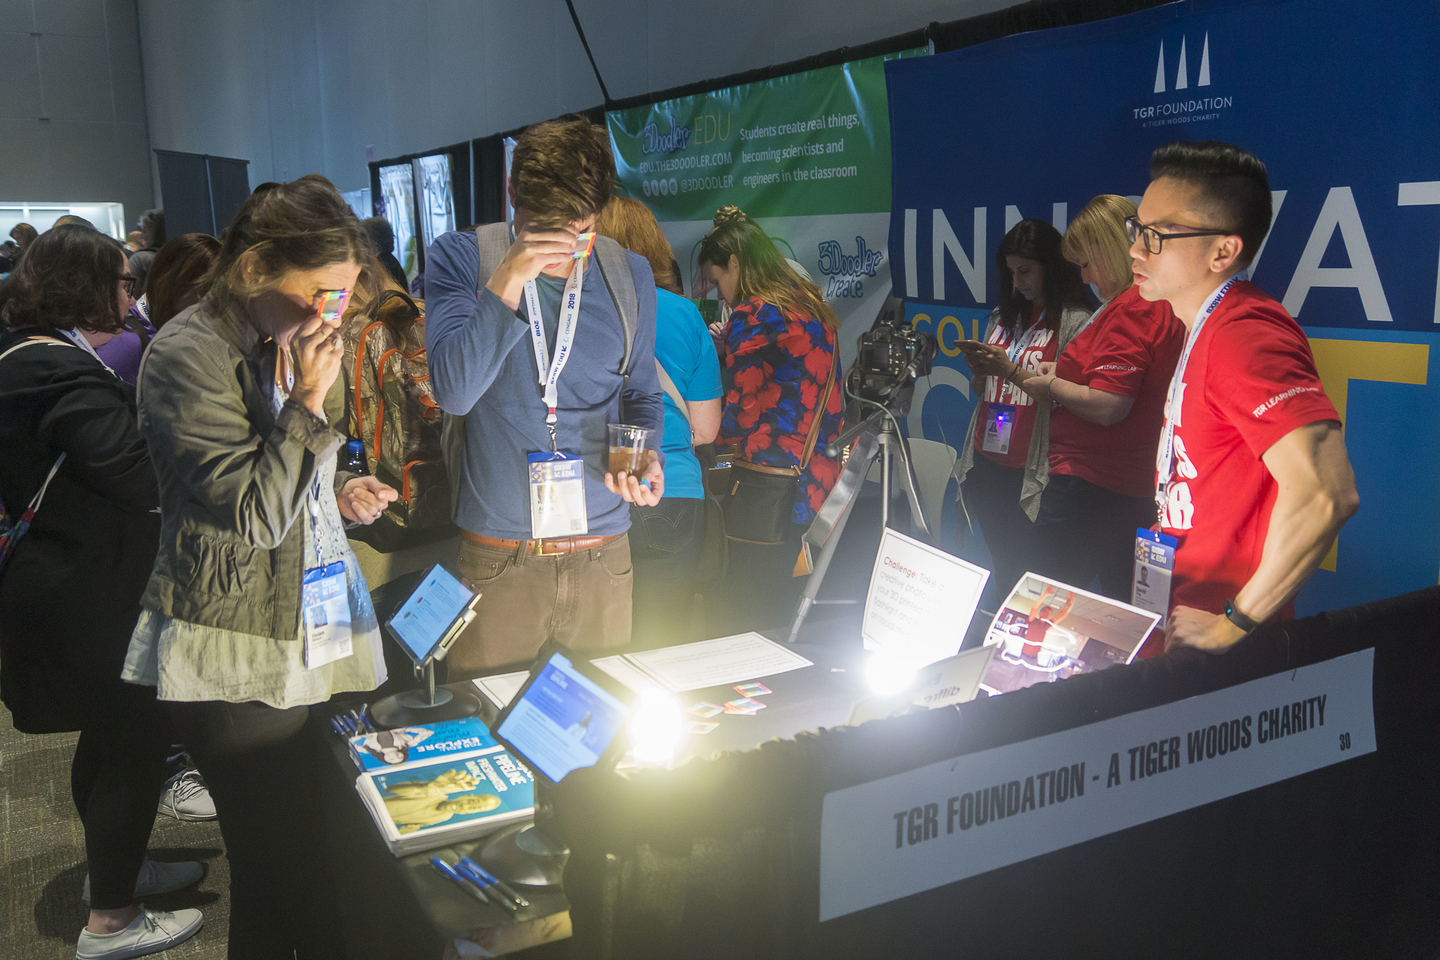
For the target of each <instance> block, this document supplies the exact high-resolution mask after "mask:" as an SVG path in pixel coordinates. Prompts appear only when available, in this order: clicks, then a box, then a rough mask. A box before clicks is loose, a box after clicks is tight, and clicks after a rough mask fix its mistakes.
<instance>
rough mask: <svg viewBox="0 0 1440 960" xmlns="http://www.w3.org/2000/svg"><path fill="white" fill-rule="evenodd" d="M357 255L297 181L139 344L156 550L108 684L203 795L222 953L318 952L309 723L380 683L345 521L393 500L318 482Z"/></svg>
mask: <svg viewBox="0 0 1440 960" xmlns="http://www.w3.org/2000/svg"><path fill="white" fill-rule="evenodd" d="M371 256H372V252H371V250H370V241H369V238H368V237H367V236H366V234H365V232H364V231H363V229H362V228H361V226H360V223H359V221H358V220H356V219H355V217H354V215H353V214H351V212H350V210H349V208H348V207H347V206H346V204H345V202H344V200H342V199H341V197H340V195H339V194H338V193H337V192H336V191H335V188H334V187H333V186H332V185H331V184H330V183H329V181H327V180H325V179H324V178H323V177H319V176H315V175H312V176H307V177H302V178H301V179H299V180H297V181H295V182H293V183H289V184H285V185H283V186H277V187H274V188H271V189H270V190H268V191H266V192H264V193H261V194H257V195H255V196H252V197H251V198H250V199H249V200H248V201H247V202H246V204H245V206H244V207H242V208H241V210H240V212H239V213H238V214H237V215H236V218H235V221H234V223H232V224H231V226H230V229H229V231H227V234H226V239H225V242H224V246H223V248H222V249H221V252H220V257H219V259H218V260H217V261H216V263H215V266H214V268H213V270H212V273H211V275H210V287H209V292H208V293H207V294H206V296H205V298H204V299H203V300H202V301H201V302H200V303H199V304H198V305H197V306H196V307H194V308H191V309H190V310H187V311H185V312H183V313H181V314H180V315H179V316H177V317H175V318H174V319H173V320H171V321H170V322H169V323H167V324H166V325H165V327H164V329H162V330H161V332H160V333H159V334H158V335H157V336H156V338H155V340H154V342H153V343H152V344H151V346H150V349H149V351H148V352H147V354H146V356H145V359H144V362H143V363H142V366H141V370H140V377H139V384H138V388H139V407H140V429H141V432H142V434H143V435H144V436H145V438H146V440H147V441H148V442H149V445H150V451H151V458H152V461H153V462H154V465H155V471H156V474H157V477H158V479H159V485H160V513H161V517H162V526H161V533H160V550H159V554H158V556H157V557H156V561H155V567H154V570H153V572H152V573H151V576H150V582H149V584H148V586H147V588H146V591H145V595H144V597H143V598H142V600H141V607H142V608H143V610H142V613H141V616H140V622H139V623H138V624H137V626H136V628H135V633H134V636H133V638H132V639H131V643H130V650H129V654H128V657H127V660H126V664H125V678H126V679H127V680H130V681H132V682H137V683H144V684H150V685H153V686H155V687H156V688H157V692H158V696H159V698H160V700H161V701H163V702H165V703H166V704H167V706H168V707H169V709H170V713H171V716H172V717H173V718H174V721H175V725H176V730H177V732H178V733H179V735H180V738H181V740H182V742H184V744H185V746H186V749H187V750H188V751H189V753H190V755H191V756H192V757H193V758H194V760H195V762H196V765H197V766H198V767H199V768H200V772H201V773H202V774H203V775H204V776H205V780H206V782H207V783H208V784H209V786H210V791H211V796H212V797H213V798H214V800H215V809H216V812H217V813H218V814H219V818H220V830H221V833H222V834H223V835H224V837H225V846H226V849H227V852H228V855H229V858H230V955H231V956H246V957H250V956H255V957H270V956H287V957H288V956H290V955H291V953H292V951H298V956H300V957H302V958H305V957H314V956H326V955H329V954H330V953H332V952H334V951H335V950H336V949H337V947H338V944H339V936H338V932H337V931H336V930H334V929H333V928H331V927H329V926H328V921H329V920H330V919H331V917H332V911H331V910H329V909H327V907H326V904H325V894H326V891H327V890H329V889H330V884H329V882H328V878H327V877H326V876H325V875H324V869H323V867H322V866H321V865H322V864H323V863H325V862H326V860H327V857H326V855H325V852H324V848H323V837H324V823H323V817H322V815H321V811H320V810H319V809H318V804H317V796H318V793H319V791H318V788H317V785H316V784H315V782H314V773H313V769H314V766H315V759H316V758H314V757H313V756H312V755H311V751H312V749H313V741H312V740H311V739H310V738H307V737H306V736H304V728H305V725H306V721H307V718H308V715H309V706H310V705H312V704H317V703H321V702H323V701H325V700H327V699H328V698H329V697H330V696H331V695H332V694H335V693H340V692H345V691H357V690H372V689H374V688H375V687H377V686H378V685H379V684H380V683H382V682H384V680H385V665H384V659H383V656H382V653H381V645H380V638H379V633H378V630H377V628H376V622H375V612H374V610H373V609H372V607H371V605H370V599H369V592H368V589H367V587H366V584H365V578H364V576H363V575H362V574H361V573H360V567H359V564H358V563H357V562H356V560H355V555H354V554H353V553H352V552H351V551H350V547H349V544H348V541H347V540H346V537H345V531H344V521H345V520H349V521H351V522H358V523H372V522H374V520H375V519H376V518H378V517H379V516H380V513H381V512H382V511H383V510H384V509H385V506H386V504H387V503H389V502H390V501H393V500H394V499H395V496H396V493H395V491H394V490H393V489H392V488H390V487H388V486H386V485H385V484H383V483H381V482H380V481H378V480H376V479H375V478H373V477H350V476H345V475H337V474H336V470H335V461H336V450H337V449H338V448H339V447H340V445H341V444H342V442H343V441H344V439H345V438H344V436H343V435H342V434H341V433H339V432H338V431H336V430H335V429H333V428H332V427H331V426H330V425H329V424H328V423H327V422H326V420H325V412H324V400H325V395H326V393H327V392H328V390H329V389H330V387H331V385H332V384H333V383H334V381H335V378H336V375H337V374H338V373H339V369H340V361H341V357H342V355H343V351H342V348H341V346H340V337H339V333H338V329H337V328H338V323H339V320H338V313H339V311H338V310H337V311H335V313H336V316H335V317H334V318H333V319H327V318H325V317H322V316H321V315H320V305H321V304H322V303H323V302H324V301H325V299H326V298H325V294H326V293H329V292H333V291H344V292H345V294H347V295H348V292H349V290H350V289H351V288H352V287H353V286H354V284H355V280H356V276H357V274H358V273H359V270H360V264H361V263H362V262H365V261H366V260H367V259H368V258H370V257H371Z"/></svg>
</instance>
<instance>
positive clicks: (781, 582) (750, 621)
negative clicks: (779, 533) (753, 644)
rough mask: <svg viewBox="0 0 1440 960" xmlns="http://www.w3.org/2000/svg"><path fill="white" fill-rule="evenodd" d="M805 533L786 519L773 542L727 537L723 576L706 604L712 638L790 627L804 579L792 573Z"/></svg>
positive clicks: (803, 528)
mask: <svg viewBox="0 0 1440 960" xmlns="http://www.w3.org/2000/svg"><path fill="white" fill-rule="evenodd" d="M804 536H805V527H804V526H802V525H800V524H798V523H791V524H787V529H786V531H785V539H784V540H783V541H782V542H781V543H778V544H774V545H767V544H760V543H749V542H747V541H744V540H731V541H730V544H729V560H728V562H727V564H726V569H725V579H724V580H722V581H721V582H720V585H719V589H718V590H716V591H714V596H713V599H712V600H711V601H709V602H707V603H706V613H707V620H708V621H709V628H710V631H709V632H710V635H711V636H715V637H723V636H729V635H732V634H736V633H745V632H747V631H750V630H772V629H778V628H781V627H788V626H789V625H790V623H791V621H793V620H794V619H795V611H796V608H797V607H799V605H800V595H801V594H802V593H804V592H805V584H806V583H807V582H808V578H806V577H796V576H794V575H793V572H794V569H795V560H796V558H797V557H799V555H800V540H801V538H802V537H804Z"/></svg>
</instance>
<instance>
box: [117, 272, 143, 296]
mask: <svg viewBox="0 0 1440 960" xmlns="http://www.w3.org/2000/svg"><path fill="white" fill-rule="evenodd" d="M120 282H121V283H123V284H125V293H126V294H127V295H129V297H130V299H132V300H133V299H135V291H137V290H139V289H140V278H139V277H136V276H132V275H131V274H128V273H122V274H120Z"/></svg>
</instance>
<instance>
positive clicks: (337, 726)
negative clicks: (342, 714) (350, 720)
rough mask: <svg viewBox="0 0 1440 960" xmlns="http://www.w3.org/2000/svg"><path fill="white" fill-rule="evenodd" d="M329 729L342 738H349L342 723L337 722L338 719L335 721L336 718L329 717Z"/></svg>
mask: <svg viewBox="0 0 1440 960" xmlns="http://www.w3.org/2000/svg"><path fill="white" fill-rule="evenodd" d="M330 729H331V730H334V731H335V732H336V733H337V734H339V735H340V736H342V737H345V736H349V734H347V733H346V732H345V726H344V724H342V723H341V722H340V721H339V719H337V718H336V717H331V718H330Z"/></svg>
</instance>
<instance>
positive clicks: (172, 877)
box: [80, 857, 205, 956]
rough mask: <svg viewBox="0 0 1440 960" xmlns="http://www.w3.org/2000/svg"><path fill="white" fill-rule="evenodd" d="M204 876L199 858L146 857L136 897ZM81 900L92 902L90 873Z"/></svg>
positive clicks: (177, 887) (191, 882) (185, 884)
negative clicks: (165, 859) (162, 859)
mask: <svg viewBox="0 0 1440 960" xmlns="http://www.w3.org/2000/svg"><path fill="white" fill-rule="evenodd" d="M204 876H205V868H204V867H203V866H201V865H200V862H199V861H198V860H181V861H180V862H178V863H162V862H160V861H157V860H151V859H150V858H149V857H146V858H145V859H144V860H143V861H141V863H140V876H139V877H137V878H136V880H135V899H136V900H139V899H141V898H142V897H158V896H159V895H160V894H162V893H173V892H175V891H176V890H184V889H185V888H186V887H190V886H194V885H195V884H197V883H199V882H200V880H201V878H203V877H204ZM80 902H81V903H83V904H86V905H87V906H88V905H89V903H90V874H88V873H87V874H85V885H84V886H83V887H82V888H81V889H80ZM161 949H163V948H161ZM136 956H139V954H136Z"/></svg>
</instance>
